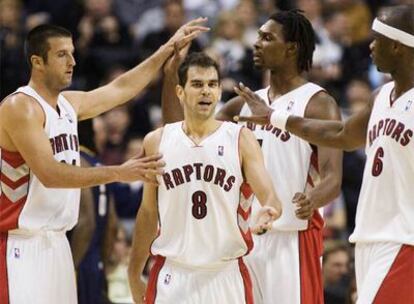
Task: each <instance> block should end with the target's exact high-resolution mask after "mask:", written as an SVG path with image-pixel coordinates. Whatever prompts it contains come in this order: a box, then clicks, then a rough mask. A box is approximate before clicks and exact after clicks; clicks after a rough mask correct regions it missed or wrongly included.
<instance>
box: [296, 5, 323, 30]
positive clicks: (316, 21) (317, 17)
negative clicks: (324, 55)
mask: <svg viewBox="0 0 414 304" xmlns="http://www.w3.org/2000/svg"><path fill="white" fill-rule="evenodd" d="M295 2H296V7H297V8H298V9H300V10H302V11H303V12H304V15H305V16H306V18H308V19H309V21H310V23H311V24H312V27H313V29H314V30H315V32H316V33H319V31H320V30H321V29H322V28H323V21H322V9H323V3H322V0H296V1H295Z"/></svg>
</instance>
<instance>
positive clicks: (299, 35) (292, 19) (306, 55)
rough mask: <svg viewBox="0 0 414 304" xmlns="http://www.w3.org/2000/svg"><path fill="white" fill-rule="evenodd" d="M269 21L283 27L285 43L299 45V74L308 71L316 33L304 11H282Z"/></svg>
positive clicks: (272, 16)
mask: <svg viewBox="0 0 414 304" xmlns="http://www.w3.org/2000/svg"><path fill="white" fill-rule="evenodd" d="M269 19H271V20H273V21H276V22H277V23H279V24H281V25H282V28H283V36H284V38H285V41H289V42H295V43H297V47H298V62H297V65H298V69H299V72H303V71H308V70H309V69H310V68H311V67H312V56H313V51H314V50H315V32H314V31H313V28H312V24H311V23H310V22H309V20H308V19H307V18H306V17H305V16H304V15H303V11H301V10H298V9H292V10H289V11H280V12H277V13H274V14H273V15H271V16H270V17H269Z"/></svg>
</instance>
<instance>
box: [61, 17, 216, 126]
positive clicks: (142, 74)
mask: <svg viewBox="0 0 414 304" xmlns="http://www.w3.org/2000/svg"><path fill="white" fill-rule="evenodd" d="M205 21H206V19H205V18H198V19H195V20H192V21H190V22H188V23H186V24H185V25H183V26H182V27H180V28H179V29H178V30H177V32H176V33H175V34H174V36H173V37H171V38H170V40H169V41H168V42H167V43H166V44H164V45H163V46H161V47H160V48H159V49H158V50H157V51H156V52H155V53H154V54H153V55H152V56H151V57H149V58H148V59H146V60H145V61H144V62H142V63H141V64H139V65H138V66H136V67H135V68H133V69H131V70H129V71H127V72H125V73H124V74H122V75H120V76H119V77H117V78H116V79H114V80H113V81H112V82H110V83H109V84H107V85H105V86H102V87H100V88H97V89H95V90H93V91H90V92H77V91H67V92H64V93H63V95H64V96H65V97H66V98H67V99H68V100H69V101H70V102H71V103H72V105H73V107H74V108H75V109H76V111H77V113H78V117H79V120H83V119H88V118H91V117H95V116H97V115H99V114H101V113H103V112H106V111H107V110H109V109H112V108H114V107H116V106H117V105H120V104H123V103H125V102H127V101H129V100H130V99H131V98H133V97H135V96H136V95H137V94H139V93H140V92H141V91H142V90H143V89H144V88H145V87H146V86H147V84H148V83H149V82H150V81H151V80H152V79H153V78H154V77H155V76H156V75H157V73H158V71H159V70H160V68H161V67H162V65H163V64H164V62H165V61H166V60H167V58H168V57H170V55H171V54H172V53H173V51H174V45H176V46H177V47H178V48H179V49H181V48H183V47H184V46H185V45H187V44H188V43H189V42H190V41H191V40H192V39H194V38H195V37H197V36H198V35H199V34H200V33H202V32H205V31H207V30H208V28H207V27H205V26H203V24H204V22H205Z"/></svg>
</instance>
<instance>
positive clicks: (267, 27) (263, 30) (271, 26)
mask: <svg viewBox="0 0 414 304" xmlns="http://www.w3.org/2000/svg"><path fill="white" fill-rule="evenodd" d="M258 32H259V34H268V35H273V36H281V35H282V34H283V26H282V25H281V24H280V23H278V22H276V21H274V20H272V19H270V20H268V21H266V22H265V23H264V24H263V25H262V26H261V27H260V28H259V30H258Z"/></svg>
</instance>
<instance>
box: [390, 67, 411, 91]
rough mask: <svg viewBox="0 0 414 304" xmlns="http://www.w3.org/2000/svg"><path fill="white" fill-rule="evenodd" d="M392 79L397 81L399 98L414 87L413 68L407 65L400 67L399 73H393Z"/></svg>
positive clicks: (396, 87)
mask: <svg viewBox="0 0 414 304" xmlns="http://www.w3.org/2000/svg"><path fill="white" fill-rule="evenodd" d="M407 66H409V65H407ZM392 79H393V80H394V83H395V98H398V97H400V96H401V95H403V94H404V93H405V92H407V91H408V90H410V89H411V88H413V87H414V73H413V68H412V67H407V68H401V69H398V72H397V73H393V74H392Z"/></svg>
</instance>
